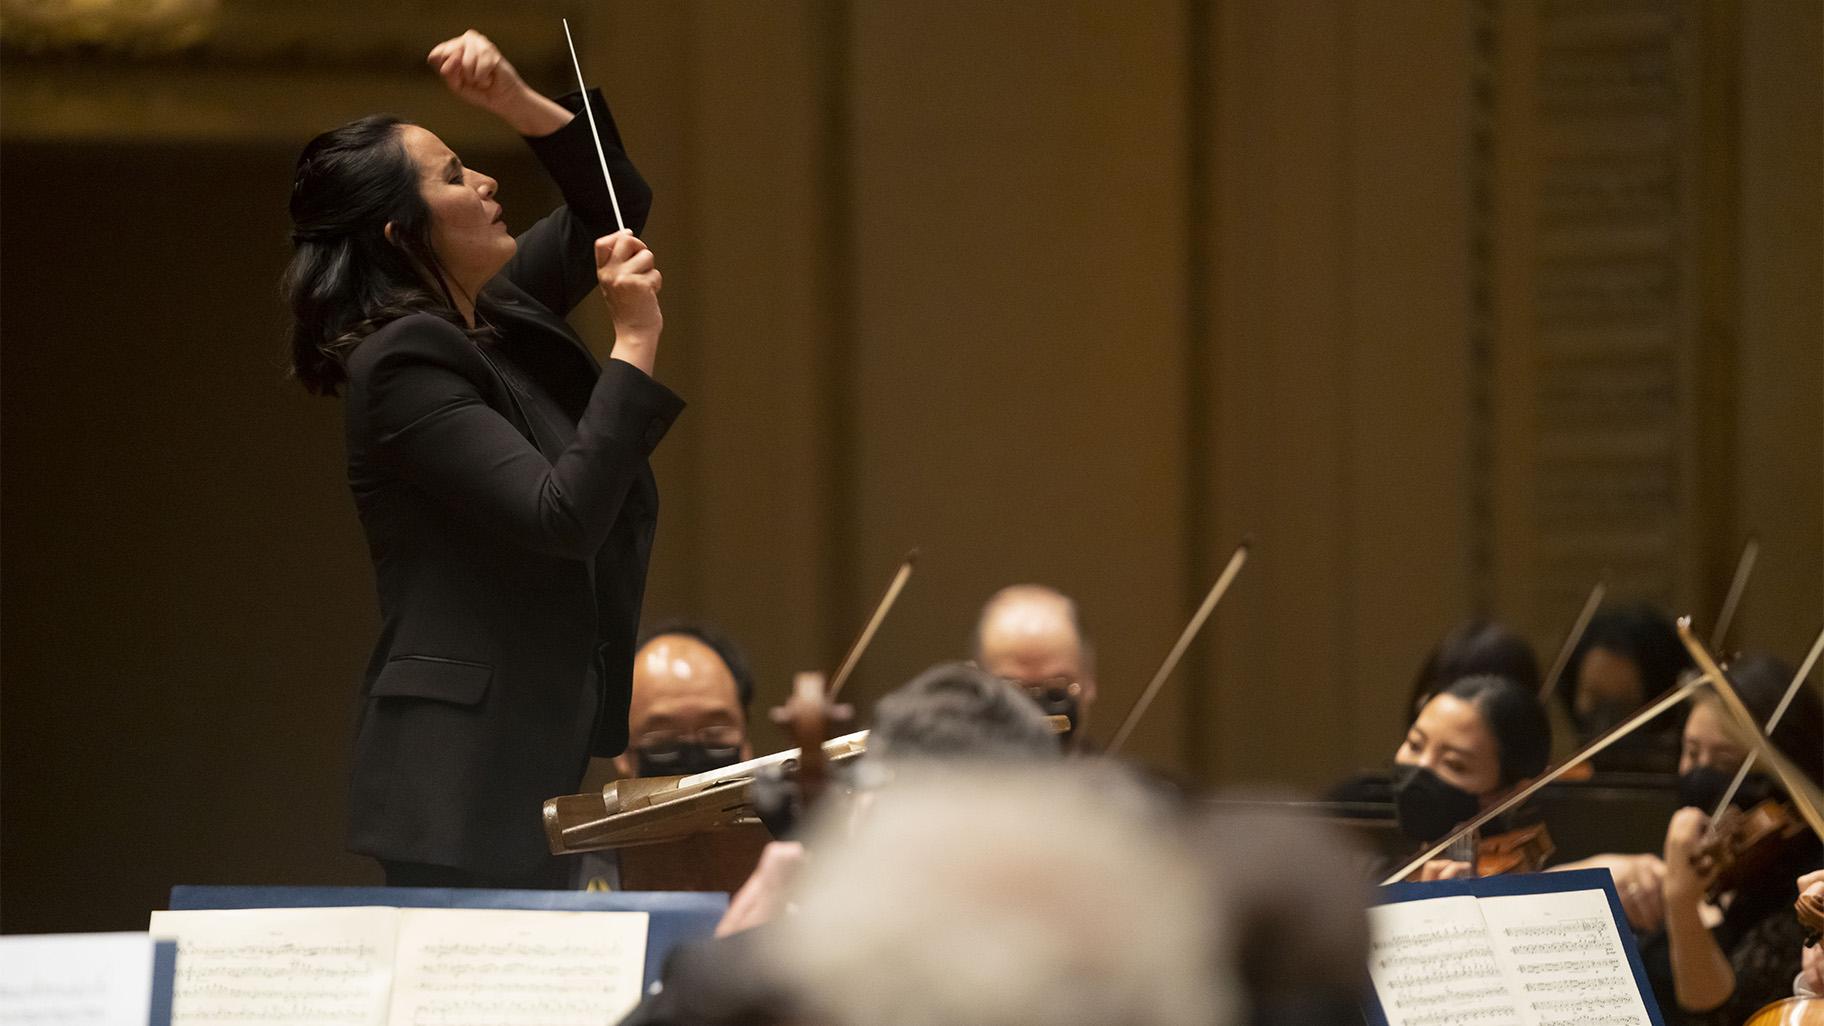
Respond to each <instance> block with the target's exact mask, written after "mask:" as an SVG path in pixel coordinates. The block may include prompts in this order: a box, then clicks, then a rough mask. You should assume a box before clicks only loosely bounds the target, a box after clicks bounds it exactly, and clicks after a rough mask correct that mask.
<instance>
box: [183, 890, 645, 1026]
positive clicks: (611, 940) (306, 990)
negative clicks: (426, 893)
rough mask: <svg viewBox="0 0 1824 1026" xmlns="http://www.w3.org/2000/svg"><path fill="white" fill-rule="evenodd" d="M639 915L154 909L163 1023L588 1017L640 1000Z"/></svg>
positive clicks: (432, 1025)
mask: <svg viewBox="0 0 1824 1026" xmlns="http://www.w3.org/2000/svg"><path fill="white" fill-rule="evenodd" d="M646 923H647V916H646V914H645V913H643V912H554V911H538V912H528V911H514V910H504V909H445V908H429V909H398V908H300V909H241V910H227V911H184V912H158V913H154V914H153V917H152V929H153V932H155V933H158V934H161V935H164V936H170V937H174V938H176V940H177V942H178V963H177V964H178V972H177V980H176V1000H175V1002H174V1003H173V1009H172V1021H173V1023H174V1024H175V1026H189V1024H210V1026H215V1024H228V1023H243V1024H248V1026H388V1024H397V1026H484V1024H485V1026H572V1024H574V1026H584V1024H587V1026H600V1024H601V1023H605V1022H616V1021H618V1020H619V1019H620V1018H621V1017H622V1016H624V1015H625V1014H626V1013H627V1012H628V1011H629V1010H630V1009H632V1008H633V1006H634V1005H635V1004H637V1003H638V1001H639V996H640V983H641V980H642V978H643V976H644V970H645V962H646Z"/></svg>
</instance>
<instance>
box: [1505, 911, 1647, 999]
mask: <svg viewBox="0 0 1824 1026" xmlns="http://www.w3.org/2000/svg"><path fill="white" fill-rule="evenodd" d="M1480 900H1481V908H1482V917H1483V919H1484V920H1485V921H1486V922H1487V923H1488V928H1489V932H1490V933H1491V934H1492V935H1493V937H1494V945H1495V949H1496V951H1497V952H1498V953H1499V957H1500V961H1501V964H1502V965H1503V966H1505V967H1506V968H1507V971H1508V974H1509V976H1510V978H1511V979H1512V980H1513V983H1514V987H1515V989H1516V990H1517V991H1518V992H1519V996H1520V1002H1521V1005H1522V1006H1523V1007H1524V1008H1525V1009H1526V1010H1527V1011H1528V1012H1530V1013H1531V1015H1532V1016H1533V1019H1532V1021H1533V1022H1534V1023H1536V1024H1537V1026H1649V1023H1650V1022H1651V1020H1650V1019H1649V1018H1648V1017H1647V1008H1646V1005H1645V1004H1643V1003H1642V1002H1641V1000H1640V991H1639V989H1638V988H1637V987H1636V986H1635V983H1634V971H1633V969H1632V968H1631V967H1630V966H1629V965H1628V956H1627V954H1626V951H1625V949H1624V948H1623V947H1622V944H1621V934H1620V933H1619V932H1618V931H1617V930H1616V929H1615V919H1614V915H1613V913H1612V912H1611V910H1610V908H1609V899H1608V896H1607V895H1605V894H1604V893H1603V892H1602V891H1599V890H1586V891H1561V892H1557V893H1550V894H1513V895H1506V896H1503V897H1490V898H1482V899H1480Z"/></svg>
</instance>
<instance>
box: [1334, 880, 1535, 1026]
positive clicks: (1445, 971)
mask: <svg viewBox="0 0 1824 1026" xmlns="http://www.w3.org/2000/svg"><path fill="white" fill-rule="evenodd" d="M1368 929H1369V947H1368V973H1369V975H1370V976H1371V977H1372V978H1373V980H1374V987H1375V990H1376V992H1378V993H1379V994H1380V998H1381V1008H1382V1010H1383V1011H1385V1012H1386V1013H1387V1022H1388V1026H1532V1024H1531V1023H1529V1022H1528V1021H1527V1020H1526V1019H1524V1018H1522V1017H1521V1015H1520V1013H1519V1011H1518V1002H1517V1000H1516V995H1515V993H1514V990H1513V988H1512V985H1511V984H1510V982H1509V978H1508V976H1507V974H1506V973H1504V972H1503V971H1502V969H1501V964H1500V962H1499V961H1498V953H1497V950H1496V948H1495V940H1494V937H1493V936H1492V935H1491V934H1490V933H1489V929H1488V925H1487V923H1486V922H1485V921H1484V920H1483V918H1482V912H1481V910H1480V909H1479V908H1477V899H1476V898H1474V897H1472V896H1470V895H1456V896H1453V897H1448V898H1428V899H1425V900H1422V901H1402V902H1396V903H1394V904H1390V905H1376V906H1374V907H1372V908H1370V909H1368Z"/></svg>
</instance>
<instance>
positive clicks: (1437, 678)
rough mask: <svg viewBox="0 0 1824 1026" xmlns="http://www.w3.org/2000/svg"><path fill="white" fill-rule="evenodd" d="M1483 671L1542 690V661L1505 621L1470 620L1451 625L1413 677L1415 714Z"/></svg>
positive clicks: (1535, 690) (1525, 686) (1526, 686)
mask: <svg viewBox="0 0 1824 1026" xmlns="http://www.w3.org/2000/svg"><path fill="white" fill-rule="evenodd" d="M1480 674H1493V675H1495V676H1497V677H1506V678H1507V679H1508V680H1511V681H1513V682H1514V683H1515V684H1518V685H1520V686H1521V687H1523V688H1526V689H1527V690H1529V691H1531V692H1533V693H1534V694H1538V693H1539V685H1540V683H1541V678H1540V676H1539V661H1538V660H1537V659H1535V658H1534V657H1533V647H1532V646H1531V645H1528V644H1527V643H1526V641H1525V640H1524V639H1522V638H1521V637H1520V635H1518V634H1515V633H1514V632H1513V631H1511V630H1509V629H1508V628H1507V627H1506V626H1504V625H1502V624H1498V623H1495V622H1494V621H1492V620H1471V621H1469V622H1467V623H1462V624H1458V625H1457V626H1456V627H1454V628H1452V629H1451V632H1450V633H1449V634H1446V635H1444V637H1443V639H1442V640H1441V641H1439V642H1438V643H1437V646H1436V647H1434V648H1433V649H1432V650H1431V654H1430V655H1428V656H1426V657H1425V663H1424V665H1423V666H1420V667H1419V672H1418V675H1417V676H1415V677H1414V678H1413V679H1412V703H1411V706H1410V709H1411V712H1412V714H1417V713H1418V711H1419V709H1420V708H1422V707H1423V706H1424V705H1425V703H1426V702H1428V701H1430V700H1431V696H1433V695H1435V694H1437V693H1438V692H1439V691H1440V690H1442V689H1444V688H1446V687H1449V686H1450V685H1451V684H1452V683H1454V682H1455V681H1458V680H1461V679H1462V678H1464V677H1473V676H1477V675H1480Z"/></svg>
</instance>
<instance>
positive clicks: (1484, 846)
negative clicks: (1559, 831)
mask: <svg viewBox="0 0 1824 1026" xmlns="http://www.w3.org/2000/svg"><path fill="white" fill-rule="evenodd" d="M1557 850H1558V849H1557V847H1556V846H1555V845H1553V844H1552V835H1551V834H1550V833H1549V832H1548V831H1547V830H1546V829H1545V824H1544V823H1534V824H1533V825H1532V826H1523V827H1520V828H1518V829H1515V830H1509V831H1507V832H1506V833H1500V834H1494V835H1491V836H1489V837H1484V838H1482V839H1481V840H1480V841H1478V842H1476V862H1475V867H1476V875H1477V876H1501V875H1503V874H1505V873H1537V872H1539V871H1540V870H1541V869H1544V868H1545V864H1546V863H1547V862H1548V861H1550V860H1551V857H1552V853H1553V852H1555V851H1557Z"/></svg>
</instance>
